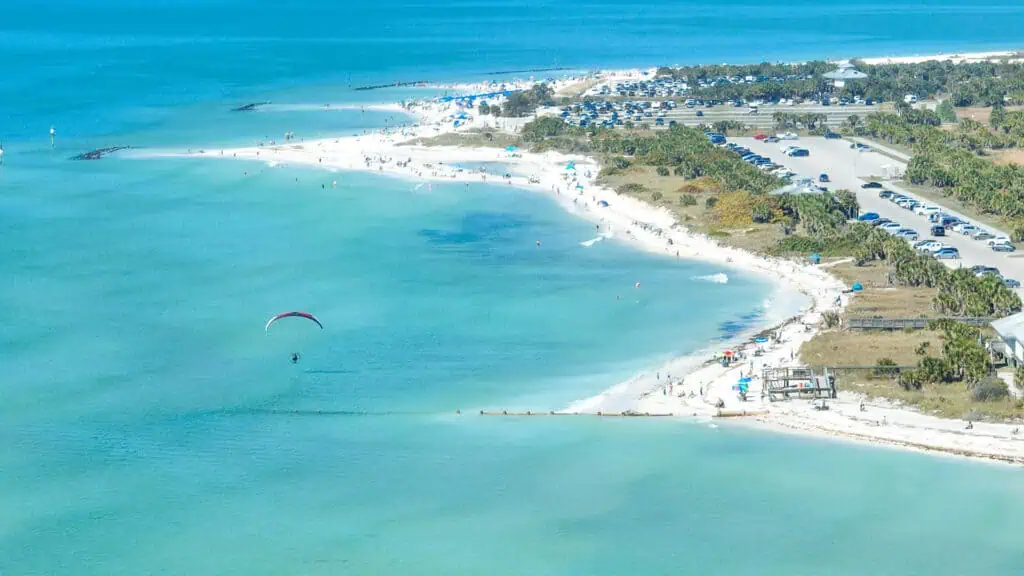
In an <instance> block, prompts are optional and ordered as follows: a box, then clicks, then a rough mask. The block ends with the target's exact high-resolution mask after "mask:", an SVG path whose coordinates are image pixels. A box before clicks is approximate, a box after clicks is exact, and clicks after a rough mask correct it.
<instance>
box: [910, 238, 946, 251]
mask: <svg viewBox="0 0 1024 576" xmlns="http://www.w3.org/2000/svg"><path fill="white" fill-rule="evenodd" d="M932 248H935V249H936V250H938V249H939V248H942V244H939V243H938V242H936V241H935V240H921V241H920V242H914V249H915V250H920V251H921V252H926V251H931V249H932Z"/></svg>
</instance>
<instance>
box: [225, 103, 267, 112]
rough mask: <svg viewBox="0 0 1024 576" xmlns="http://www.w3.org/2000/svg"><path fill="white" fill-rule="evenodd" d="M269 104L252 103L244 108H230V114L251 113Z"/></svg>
mask: <svg viewBox="0 0 1024 576" xmlns="http://www.w3.org/2000/svg"><path fill="white" fill-rule="evenodd" d="M267 104H270V102H252V103H249V104H246V105H245V106H239V107H238V108H232V109H231V111H232V112H253V111H255V110H258V109H259V107H260V106H264V105H267Z"/></svg>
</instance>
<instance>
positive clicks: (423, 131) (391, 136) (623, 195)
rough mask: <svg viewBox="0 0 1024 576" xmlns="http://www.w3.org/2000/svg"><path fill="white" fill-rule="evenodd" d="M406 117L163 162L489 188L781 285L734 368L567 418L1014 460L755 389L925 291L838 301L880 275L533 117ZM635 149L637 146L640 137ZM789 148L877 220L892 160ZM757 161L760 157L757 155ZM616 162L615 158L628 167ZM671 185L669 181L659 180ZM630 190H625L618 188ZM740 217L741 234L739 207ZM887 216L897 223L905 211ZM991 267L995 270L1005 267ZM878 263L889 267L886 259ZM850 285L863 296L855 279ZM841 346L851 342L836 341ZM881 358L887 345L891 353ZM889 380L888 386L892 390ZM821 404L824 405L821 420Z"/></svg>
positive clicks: (644, 382) (913, 421)
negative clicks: (783, 249) (633, 418)
mask: <svg viewBox="0 0 1024 576" xmlns="http://www.w3.org/2000/svg"><path fill="white" fill-rule="evenodd" d="M633 74H634V73H633V72H613V73H607V75H606V77H605V78H602V77H601V75H597V79H598V80H602V79H604V80H607V81H614V80H615V79H618V78H631V77H635V76H634V75H633ZM594 80H595V76H594V75H588V76H586V77H579V78H571V79H566V80H562V81H557V82H552V83H550V84H551V85H550V86H549V89H550V91H551V93H566V94H568V93H572V92H573V91H574V88H575V87H583V89H589V88H590V87H593V86H594V85H595V82H594ZM463 89H464V90H466V91H478V92H479V93H483V92H487V91H489V90H491V89H493V84H492V83H487V84H481V85H476V86H465V87H463ZM509 98H510V99H511V97H509ZM492 101H493V102H494V104H496V105H502V104H503V101H502V98H494V99H493V100H492ZM404 111H405V112H406V113H408V114H411V115H415V117H416V118H417V119H418V120H419V121H418V123H416V124H414V125H405V126H401V127H398V128H393V129H388V130H380V131H375V132H372V133H365V134H360V135H355V136H348V137H341V138H336V139H324V140H315V141H305V142H299V143H295V142H289V143H286V144H284V145H280V144H277V143H270V142H263V143H260V145H256V146H251V147H245V148H237V149H230V150H227V149H226V150H219V151H213V152H211V151H207V152H202V153H198V152H197V153H191V154H189V153H176V154H178V155H182V156H213V157H225V158H237V159H247V160H257V161H261V162H266V163H267V164H269V165H271V166H287V165H304V166H320V167H323V168H325V169H327V170H364V171H373V172H377V173H380V174H388V175H394V176H397V177H402V178H406V179H408V180H409V181H410V190H412V191H415V190H420V189H422V188H421V187H422V185H425V184H426V185H429V183H431V182H439V181H444V182H461V183H466V184H467V185H469V184H472V183H477V182H489V183H495V182H497V183H500V184H505V185H513V186H519V187H522V188H526V189H530V190H534V191H537V192H540V193H546V194H551V195H552V196H554V197H555V198H556V199H557V200H558V201H559V203H560V204H561V205H562V206H563V207H565V209H567V210H569V211H571V212H573V213H574V214H577V215H579V216H581V217H584V218H587V219H590V220H591V221H593V222H594V223H595V225H596V227H597V232H598V234H599V235H598V236H597V238H594V239H591V240H589V241H588V242H590V244H587V245H588V246H590V245H593V243H595V242H597V241H599V240H600V239H604V238H616V239H619V240H622V241H627V242H630V243H632V244H634V245H635V246H637V247H639V248H642V249H645V250H648V251H652V252H656V253H659V254H663V255H665V256H666V257H671V258H686V259H701V260H704V261H709V262H714V263H716V264H718V265H720V266H722V268H723V270H728V269H730V268H736V269H741V270H744V271H746V272H749V273H755V274H759V275H763V276H765V277H769V278H771V279H773V280H774V281H775V282H776V283H777V284H778V285H779V287H780V290H779V292H777V293H776V294H775V295H774V296H773V300H774V301H775V302H776V303H777V305H776V306H771V307H769V313H768V318H767V322H768V323H769V325H770V326H772V328H771V329H769V330H767V331H765V332H763V333H761V334H759V336H760V337H759V338H757V339H756V340H755V339H753V337H754V336H755V335H754V334H747V335H744V337H743V338H742V339H741V340H740V341H738V342H733V343H730V344H729V345H728V347H729V348H730V349H731V350H734V351H735V354H736V356H735V357H734V358H733V361H729V362H723V361H722V357H721V354H720V352H721V349H722V347H721V346H717V345H716V346H714V347H709V348H708V349H706V350H703V351H701V352H698V353H696V354H694V355H692V356H690V357H687V358H681V359H677V360H675V361H673V362H670V363H668V364H667V365H665V366H660V367H656V368H655V369H652V370H650V371H648V372H645V373H642V374H638V375H636V376H635V377H633V378H631V379H630V380H628V381H626V382H623V383H620V384H619V385H617V386H615V387H613V388H611V389H609V390H607V391H605V392H603V393H602V394H599V395H597V396H595V397H592V398H588V399H584V400H581V401H579V402H577V403H574V404H573V405H571V406H568V407H564V411H566V412H595V413H596V412H598V411H605V412H623V411H636V412H638V413H648V412H649V413H652V414H675V415H679V416H690V417H697V418H707V417H712V416H714V415H716V414H718V413H719V412H720V411H722V410H726V411H742V410H746V411H748V412H752V413H762V412H763V414H762V415H760V416H757V417H756V420H757V421H759V422H761V423H764V424H766V425H770V426H772V427H781V428H785V429H790V430H795V431H801V432H805V433H812V434H815V435H827V436H837V437H843V438H848V439H852V440H857V441H870V442H876V443H881V444H887V445H894V446H903V447H906V448H910V449H915V450H927V451H939V452H945V453H949V454H956V455H965V456H972V457H978V458H988V459H992V460H998V461H1006V462H1015V463H1024V438H1019V437H1018V434H1017V425H1016V424H1015V423H1013V422H1000V421H991V422H980V421H974V420H973V419H962V418H939V417H937V416H934V415H931V414H928V413H925V412H924V411H922V410H921V409H920V408H919V407H916V406H915V405H913V403H912V402H910V401H909V400H908V399H906V398H897V399H889V398H888V397H887V396H886V395H882V394H878V393H876V392H877V391H873V390H870V389H868V388H865V387H863V386H860V387H858V386H849V387H842V386H841V387H840V391H839V393H838V397H837V398H834V399H832V398H830V399H828V401H827V402H825V403H823V402H821V401H820V400H819V401H809V400H793V401H788V402H771V401H770V400H769V398H768V397H767V392H768V390H767V389H766V386H765V382H764V381H763V379H762V377H761V375H762V374H766V372H764V371H765V370H766V369H779V370H781V369H786V368H797V367H801V366H804V365H807V364H814V365H819V366H820V365H825V366H833V367H835V366H836V365H837V364H842V363H841V362H838V363H837V362H834V361H830V360H834V359H830V358H811V357H810V356H812V355H815V354H818V355H820V354H821V351H822V350H823V349H827V348H822V342H823V340H822V339H827V338H829V337H834V336H830V335H834V334H836V333H837V332H836V330H835V329H834V326H833V325H831V323H832V320H831V319H830V318H831V316H835V315H841V314H843V313H844V312H846V311H847V310H848V309H854V308H855V307H856V306H857V303H858V302H871V303H872V305H873V306H879V307H884V306H894V307H902V309H905V308H906V307H909V306H919V305H920V304H915V302H918V303H920V302H930V301H931V300H932V299H933V298H934V297H935V292H934V291H932V292H922V293H920V294H917V295H916V296H915V295H913V294H911V295H909V296H905V295H903V294H904V293H902V292H901V296H900V297H898V298H896V299H889V300H887V299H886V296H885V294H886V293H885V287H884V286H881V285H878V286H872V287H873V288H878V289H877V290H867V291H864V292H865V293H860V294H853V293H850V292H849V288H850V286H852V284H853V282H854V281H856V280H857V278H859V277H864V278H867V277H869V276H870V275H871V274H873V272H872V270H875V271H876V272H877V271H878V270H881V269H883V268H885V266H886V264H884V263H882V264H879V263H874V264H872V263H871V262H867V263H863V262H858V263H859V264H862V265H861V266H857V267H856V269H854V267H853V266H852V265H851V264H850V260H853V258H846V259H841V260H837V261H836V262H835V263H834V264H829V263H828V262H827V260H828V259H827V258H826V263H825V264H821V265H817V264H812V263H809V262H808V261H807V260H806V259H805V258H803V257H800V256H790V255H781V256H780V255H769V254H766V253H765V251H764V248H765V246H766V245H767V244H766V243H769V242H770V243H771V244H772V245H774V243H775V242H778V241H780V240H783V239H784V238H780V237H777V236H776V234H778V230H779V226H778V225H777V224H773V223H770V222H765V223H761V224H758V223H756V222H755V223H753V224H746V225H743V226H735V225H732V226H729V225H722V223H721V218H720V216H721V214H722V212H721V210H713V209H712V208H711V207H712V206H714V205H715V204H716V203H717V202H723V199H726V200H728V199H730V197H729V195H728V194H724V191H723V190H711V189H710V188H709V187H707V186H706V184H707V182H706V181H705V180H702V179H701V178H700V177H697V178H694V177H692V175H690V176H686V175H680V176H676V175H673V174H669V173H667V172H666V173H664V174H662V173H661V171H660V170H658V171H654V170H653V167H652V168H651V171H650V172H648V171H647V170H648V169H647V168H646V167H644V166H639V165H637V166H632V165H630V162H629V161H626V162H624V163H623V168H621V169H619V172H618V175H616V174H615V170H608V168H609V162H610V161H611V162H614V157H613V156H610V155H608V154H607V153H601V154H600V155H598V153H596V152H594V151H593V150H586V149H583V148H584V146H583V144H584V141H583V140H575V141H571V142H570V141H568V140H562V141H560V143H561V144H563V145H569V146H570V147H571V146H572V145H577V146H579V147H580V148H581V149H580V150H578V151H576V152H573V151H572V150H566V149H562V148H559V147H558V146H553V145H552V142H551V141H547V140H544V139H541V141H540V145H538V143H537V141H536V140H534V141H533V142H531V141H528V140H527V139H524V137H523V134H522V132H521V130H522V128H523V126H524V124H525V123H526V122H528V121H529V120H530V119H531V117H527V118H519V117H511V118H509V117H500V116H499V117H495V116H494V115H491V114H485V113H482V112H481V110H480V109H479V108H476V107H471V106H467V105H466V104H465V102H461V103H460V102H458V101H441V100H425V101H417V102H411V103H406V104H405V105H404ZM636 137H637V138H638V139H640V138H647V137H648V136H647V135H643V134H637V135H636ZM588 138H589V137H588ZM740 142H742V143H743V144H745V145H747V146H748V147H750V148H751V149H752V150H754V149H757V147H758V146H768V145H767V144H764V143H763V142H760V141H755V140H753V139H741V140H740ZM801 144H802V145H805V146H808V147H812V153H811V155H810V156H809V157H807V158H800V159H794V160H798V161H799V162H804V163H805V164H806V166H804V167H803V171H809V172H811V173H814V172H818V171H822V172H824V171H828V173H829V174H830V175H832V176H833V177H834V178H839V182H837V185H838V186H841V187H844V188H847V189H850V190H854V191H855V192H856V200H857V201H859V202H860V203H861V206H864V207H868V208H871V209H875V203H876V202H880V200H879V199H878V198H877V195H876V194H875V192H874V191H862V190H860V188H859V184H860V183H862V182H864V181H865V180H866V179H868V178H870V177H872V176H874V174H873V173H874V172H875V168H876V167H878V168H880V166H876V165H880V164H881V163H891V162H892V159H891V158H885V157H880V156H878V155H877V154H875V153H868V154H862V155H861V156H859V157H857V159H855V160H853V161H852V163H853V165H852V166H851V165H850V163H851V159H850V157H849V148H848V144H849V142H848V141H841V140H839V141H835V140H833V141H826V140H824V139H813V140H808V139H807V138H806V137H804V138H803V139H802V142H801ZM545 148H547V149H545ZM765 153H768V149H767V148H766V149H765ZM160 154H161V155H163V154H165V153H160ZM855 154H856V153H855ZM775 155H776V156H778V153H777V152H775ZM620 156H621V157H627V158H628V156H629V155H628V154H626V155H620ZM488 163H495V164H501V165H503V166H507V167H508V173H506V174H502V173H491V172H488V171H483V170H481V169H479V168H474V169H469V168H461V167H460V165H468V164H473V165H475V166H480V165H486V164H488ZM616 178H619V179H618V180H616ZM637 178H640V179H642V178H647V179H648V180H646V181H647V182H648V184H649V185H648V186H645V185H643V184H640V183H638V180H637ZM673 178H678V179H679V181H674V180H672V179H673ZM669 182H675V183H674V184H671V185H669V184H666V183H669ZM629 184H635V186H633V187H629V186H628V185H629ZM659 185H666V186H667V188H666V193H662V192H660V190H658V189H655V188H656V187H657V186H659ZM687 186H689V187H690V188H686V187H687ZM616 188H617V189H616ZM624 188H626V189H625V190H623V189H624ZM652 190H653V191H652ZM675 190H682V191H681V192H678V193H676V194H675V196H673V197H672V200H673V201H674V202H672V203H669V201H668V200H669V199H668V198H666V196H667V195H668V194H669V193H672V191H675ZM654 192H657V193H658V194H657V195H655V194H654ZM690 198H692V199H693V202H692V203H691V202H690ZM711 198H715V200H716V203H712V202H710V201H709V200H710V199H711ZM732 199H735V198H732ZM698 200H699V201H698ZM890 209H891V207H890V206H887V205H882V204H877V210H890ZM711 212H714V213H715V214H716V218H718V220H717V221H716V222H715V223H709V221H707V220H703V219H702V218H703V216H702V214H703V215H706V214H710V213H711ZM746 214H747V218H748V222H749V209H748V210H747V212H746ZM899 216H900V217H901V218H908V216H907V215H906V213H905V212H901V213H900V214H899ZM744 242H747V244H744ZM963 251H964V253H965V262H966V261H967V260H968V258H976V259H978V260H979V262H986V261H987V260H986V259H987V258H990V257H991V258H995V257H1001V256H1000V255H993V254H991V253H989V252H981V251H979V252H978V253H977V254H973V252H972V246H971V245H968V244H964V247H963ZM1000 263H1001V264H1002V265H1003V266H1006V265H1007V264H1006V263H1005V262H1003V260H1000ZM832 266H834V270H833V268H832ZM889 266H890V268H891V263H890V264H889ZM833 271H834V272H835V273H834V274H833V273H832V272H833ZM885 276H886V281H887V282H888V281H889V274H888V273H885ZM1022 276H1024V274H1022ZM726 277H727V276H726ZM863 283H864V284H868V282H867V280H865V281H864V282H863ZM869 285H870V284H869ZM793 293H802V294H804V295H806V302H807V303H806V305H804V306H803V307H794V306H793V305H792V304H790V303H788V302H787V295H789V294H793ZM915 298H919V299H920V300H915ZM941 339H942V336H941V335H939V334H938V333H937V332H935V331H931V332H928V333H927V334H922V335H921V337H920V340H921V341H922V342H923V341H929V342H930V344H931V345H932V346H935V347H938V346H940V345H941V344H940V340H941ZM854 345H855V343H853V342H840V343H839V344H836V346H846V347H853V346H854ZM826 346H827V345H826ZM894 346H895V347H896V348H898V346H896V343H895V342H894ZM836 356H841V354H836ZM914 361H915V358H914V357H913V356H911V358H910V359H908V362H911V363H913V362H914ZM741 379H747V380H746V386H745V387H744V388H743V389H742V390H739V386H738V384H739V383H740V382H741ZM849 381H850V382H853V383H856V382H858V379H857V378H850V379H849ZM889 382H890V384H889V385H890V386H891V385H892V384H891V383H892V380H891V379H890V380H889ZM739 391H742V392H743V393H742V394H741V393H738V392H739ZM826 406H827V409H823V408H825V407H826ZM547 408H548V407H545V408H544V409H547ZM946 415H948V414H946Z"/></svg>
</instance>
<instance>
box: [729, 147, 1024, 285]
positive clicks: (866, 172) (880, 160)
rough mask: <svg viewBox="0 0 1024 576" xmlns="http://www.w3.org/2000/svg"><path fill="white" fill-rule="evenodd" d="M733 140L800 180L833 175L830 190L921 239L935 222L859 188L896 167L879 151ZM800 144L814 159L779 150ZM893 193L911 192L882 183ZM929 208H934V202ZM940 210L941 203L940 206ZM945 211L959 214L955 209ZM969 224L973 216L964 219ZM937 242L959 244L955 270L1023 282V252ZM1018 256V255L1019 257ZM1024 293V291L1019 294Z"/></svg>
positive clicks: (965, 241)
mask: <svg viewBox="0 0 1024 576" xmlns="http://www.w3.org/2000/svg"><path fill="white" fill-rule="evenodd" d="M730 140H732V141H734V142H736V143H738V144H742V145H744V146H746V147H748V148H750V149H751V150H752V151H754V152H756V153H758V154H760V155H762V156H768V157H770V158H772V159H773V160H775V161H776V162H777V163H779V164H783V165H785V166H786V167H788V168H789V169H790V170H792V171H794V172H797V173H799V174H800V175H801V176H807V177H813V178H815V179H817V177H818V175H819V174H821V173H822V172H825V173H827V174H828V175H829V178H830V179H831V180H832V183H831V184H829V185H828V186H829V189H830V190H841V189H847V190H851V191H853V192H856V194H857V201H858V202H859V203H860V207H861V212H877V213H878V214H880V215H881V216H883V217H885V218H889V219H890V220H893V221H895V222H899V223H901V224H902V225H903V226H906V227H908V228H913V229H914V230H917V232H918V234H919V235H920V236H921V239H925V238H928V237H929V235H928V230H929V228H930V227H931V223H930V222H929V221H928V218H927V217H925V216H920V215H917V214H914V213H913V212H911V211H909V210H904V209H902V208H900V207H899V206H896V205H895V204H893V203H892V202H889V201H888V200H884V199H882V198H879V197H878V190H864V189H862V188H861V184H864V183H865V182H866V180H865V178H867V177H869V176H875V175H879V174H881V173H882V172H883V170H882V166H884V165H886V164H892V163H893V160H892V159H891V158H889V157H887V156H883V155H882V154H879V153H876V152H857V151H855V150H850V142H849V141H847V140H826V139H825V138H820V137H807V138H801V139H800V140H798V141H796V142H785V141H784V142H778V143H771V144H769V143H765V142H760V141H757V140H754V139H753V138H730ZM790 144H798V145H800V146H802V147H804V148H807V149H808V150H809V151H810V153H811V155H810V156H807V157H803V158H789V157H786V156H784V155H783V154H782V153H781V152H780V151H779V148H780V146H786V145H790ZM884 185H885V187H886V188H887V189H889V190H893V191H896V192H900V193H904V194H907V195H908V196H911V197H913V194H909V193H907V192H906V191H905V190H901V189H900V188H899V187H898V186H895V185H892V184H889V183H884ZM925 203H926V204H933V205H936V204H935V203H934V202H925ZM940 206H941V205H940ZM943 211H945V212H947V213H949V214H953V215H956V216H959V215H958V214H957V213H956V212H955V211H952V210H946V209H945V208H943ZM965 219H967V220H970V219H969V218H965ZM985 228H986V229H987V230H989V231H990V232H992V233H993V234H996V235H1003V234H1005V232H1002V231H999V230H995V229H993V228H991V227H985ZM937 240H939V241H941V242H943V243H945V244H949V245H951V246H955V247H956V248H957V249H958V250H959V251H960V255H961V260H944V261H943V262H944V263H945V264H946V265H948V266H950V267H952V268H956V267H959V266H964V267H969V266H974V265H978V264H983V265H986V266H995V267H997V268H999V270H1000V271H1001V272H1002V273H1003V275H1004V276H1005V277H1008V278H1014V279H1017V280H1022V281H1024V251H1022V253H1010V254H1007V253H1000V252H993V251H992V250H991V249H990V248H989V247H988V245H987V244H986V242H984V241H978V240H971V239H970V238H968V237H966V236H962V235H960V234H959V233H957V232H952V231H951V232H950V235H949V236H946V237H944V238H938V239H937ZM1018 254H1020V255H1018ZM1018 293H1020V294H1022V295H1024V291H1020V290H1018Z"/></svg>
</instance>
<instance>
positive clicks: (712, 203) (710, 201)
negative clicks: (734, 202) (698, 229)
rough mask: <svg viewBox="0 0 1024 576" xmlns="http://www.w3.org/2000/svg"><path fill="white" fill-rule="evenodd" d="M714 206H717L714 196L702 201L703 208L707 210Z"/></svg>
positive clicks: (716, 199)
mask: <svg viewBox="0 0 1024 576" xmlns="http://www.w3.org/2000/svg"><path fill="white" fill-rule="evenodd" d="M715 204H718V198H715V197H714V196H712V197H711V198H708V199H707V200H705V201H704V206H705V207H706V208H707V209H708V210H710V209H712V208H714V207H715Z"/></svg>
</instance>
